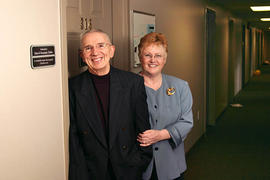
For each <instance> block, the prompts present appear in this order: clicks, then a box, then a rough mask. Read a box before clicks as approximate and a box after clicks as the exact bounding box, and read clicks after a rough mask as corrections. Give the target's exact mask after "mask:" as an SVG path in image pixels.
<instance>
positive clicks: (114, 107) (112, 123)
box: [109, 67, 124, 149]
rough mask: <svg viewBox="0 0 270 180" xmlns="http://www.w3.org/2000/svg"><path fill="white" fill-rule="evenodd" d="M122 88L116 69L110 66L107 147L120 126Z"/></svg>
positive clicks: (110, 145)
mask: <svg viewBox="0 0 270 180" xmlns="http://www.w3.org/2000/svg"><path fill="white" fill-rule="evenodd" d="M123 93H124V88H123V87H122V84H121V80H120V79H119V74H118V73H117V70H116V69H114V68H113V67H111V76H110V108H109V109H110V112H109V147H110V149H111V148H112V146H113V144H114V141H115V138H116V136H117V133H118V131H119V129H120V127H121V120H122V118H121V109H122V107H121V104H122V100H123Z"/></svg>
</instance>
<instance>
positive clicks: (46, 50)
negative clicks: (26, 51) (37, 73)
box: [30, 45, 55, 69]
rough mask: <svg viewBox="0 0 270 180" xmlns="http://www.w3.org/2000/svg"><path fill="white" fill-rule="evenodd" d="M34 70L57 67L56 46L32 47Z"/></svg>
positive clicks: (32, 65) (31, 57)
mask: <svg viewBox="0 0 270 180" xmlns="http://www.w3.org/2000/svg"><path fill="white" fill-rule="evenodd" d="M30 59H31V67H32V69H36V68H43V67H49V66H54V65H55V47H54V45H32V46H31V47H30Z"/></svg>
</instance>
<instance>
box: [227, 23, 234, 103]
mask: <svg viewBox="0 0 270 180" xmlns="http://www.w3.org/2000/svg"><path fill="white" fill-rule="evenodd" d="M234 40H235V38H234V22H233V20H229V59H228V103H232V101H233V97H234V54H235V52H234V50H235V42H234Z"/></svg>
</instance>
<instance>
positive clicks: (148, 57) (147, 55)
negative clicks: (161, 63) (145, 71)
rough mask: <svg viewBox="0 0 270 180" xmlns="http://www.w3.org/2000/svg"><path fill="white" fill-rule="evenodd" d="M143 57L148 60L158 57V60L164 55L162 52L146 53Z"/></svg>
mask: <svg viewBox="0 0 270 180" xmlns="http://www.w3.org/2000/svg"><path fill="white" fill-rule="evenodd" d="M143 57H144V58H145V59H147V60H150V59H152V58H154V59H156V60H161V59H162V58H163V57H164V56H162V55H161V54H155V55H152V54H144V55H143Z"/></svg>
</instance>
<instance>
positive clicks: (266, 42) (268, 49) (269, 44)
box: [263, 31, 270, 61]
mask: <svg viewBox="0 0 270 180" xmlns="http://www.w3.org/2000/svg"><path fill="white" fill-rule="evenodd" d="M264 60H268V61H270V32H269V31H265V32H264V39H263V61H264Z"/></svg>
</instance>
